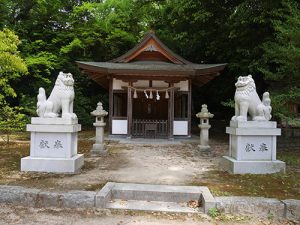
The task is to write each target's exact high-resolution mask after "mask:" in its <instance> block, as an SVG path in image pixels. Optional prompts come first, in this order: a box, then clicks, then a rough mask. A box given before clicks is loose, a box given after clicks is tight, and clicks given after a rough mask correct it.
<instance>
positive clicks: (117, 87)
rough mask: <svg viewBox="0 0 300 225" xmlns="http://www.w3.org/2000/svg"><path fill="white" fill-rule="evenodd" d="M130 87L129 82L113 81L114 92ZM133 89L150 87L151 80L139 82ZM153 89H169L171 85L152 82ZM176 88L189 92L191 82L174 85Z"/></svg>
mask: <svg viewBox="0 0 300 225" xmlns="http://www.w3.org/2000/svg"><path fill="white" fill-rule="evenodd" d="M126 86H128V83H127V82H123V81H122V80H119V79H116V78H114V79H113V90H123V88H122V87H126ZM133 87H145V88H148V87H149V80H138V81H137V82H134V83H133ZM152 87H153V88H167V87H169V84H168V83H167V82H165V81H161V80H153V81H152ZM174 87H178V88H180V89H179V91H188V90H189V81H188V80H184V81H180V82H178V83H175V84H174Z"/></svg>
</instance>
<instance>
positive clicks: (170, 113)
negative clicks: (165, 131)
mask: <svg viewBox="0 0 300 225" xmlns="http://www.w3.org/2000/svg"><path fill="white" fill-rule="evenodd" d="M169 87H174V84H173V83H170V84H169ZM169 93H170V94H169V104H168V106H169V108H168V122H169V139H173V138H174V135H173V124H174V89H173V88H172V89H171V90H170V91H169Z"/></svg>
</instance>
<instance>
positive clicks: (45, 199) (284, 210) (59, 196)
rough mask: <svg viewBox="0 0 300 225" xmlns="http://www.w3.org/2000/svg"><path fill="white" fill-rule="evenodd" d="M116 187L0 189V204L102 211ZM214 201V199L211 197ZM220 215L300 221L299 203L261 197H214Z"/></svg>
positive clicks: (9, 187) (2, 186) (109, 185)
mask: <svg viewBox="0 0 300 225" xmlns="http://www.w3.org/2000/svg"><path fill="white" fill-rule="evenodd" d="M114 185H115V183H111V182H108V183H107V184H106V185H105V186H104V187H103V188H102V189H101V190H100V191H67V192H50V191H43V190H39V189H35V188H26V187H20V186H9V185H0V203H11V204H16V205H24V206H31V207H59V208H92V207H97V208H105V205H106V203H107V200H108V199H110V195H111V194H112V193H111V192H112V188H113V187H114ZM211 197H212V198H213V196H211ZM214 199H215V201H216V202H214V204H215V203H216V207H217V209H218V210H219V211H220V212H222V213H230V214H244V215H259V216H269V215H270V216H275V217H283V218H287V219H290V220H300V200H295V199H286V200H282V201H280V200H278V199H274V198H263V197H237V196H232V197H215V198H214Z"/></svg>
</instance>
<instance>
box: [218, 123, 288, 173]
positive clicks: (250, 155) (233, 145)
mask: <svg viewBox="0 0 300 225" xmlns="http://www.w3.org/2000/svg"><path fill="white" fill-rule="evenodd" d="M226 133H227V134H229V135H230V137H229V156H223V158H222V160H221V162H220V166H221V168H222V169H223V170H226V171H228V172H230V173H234V174H245V173H252V174H266V173H277V172H284V171H285V163H284V162H282V161H279V160H276V137H277V136H279V135H280V134H281V129H278V128H277V123H276V122H270V121H245V122H242V121H230V127H227V128H226Z"/></svg>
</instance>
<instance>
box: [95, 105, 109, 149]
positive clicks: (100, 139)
mask: <svg viewBox="0 0 300 225" xmlns="http://www.w3.org/2000/svg"><path fill="white" fill-rule="evenodd" d="M107 114H108V112H106V111H105V110H104V109H103V105H102V103H101V102H98V103H97V108H96V110H94V111H93V112H91V115H92V116H95V117H96V122H95V123H93V125H94V126H95V127H96V141H95V144H93V148H92V149H91V154H92V155H104V154H106V153H107V149H106V148H105V146H104V127H105V125H106V123H104V117H105V116H107Z"/></svg>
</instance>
